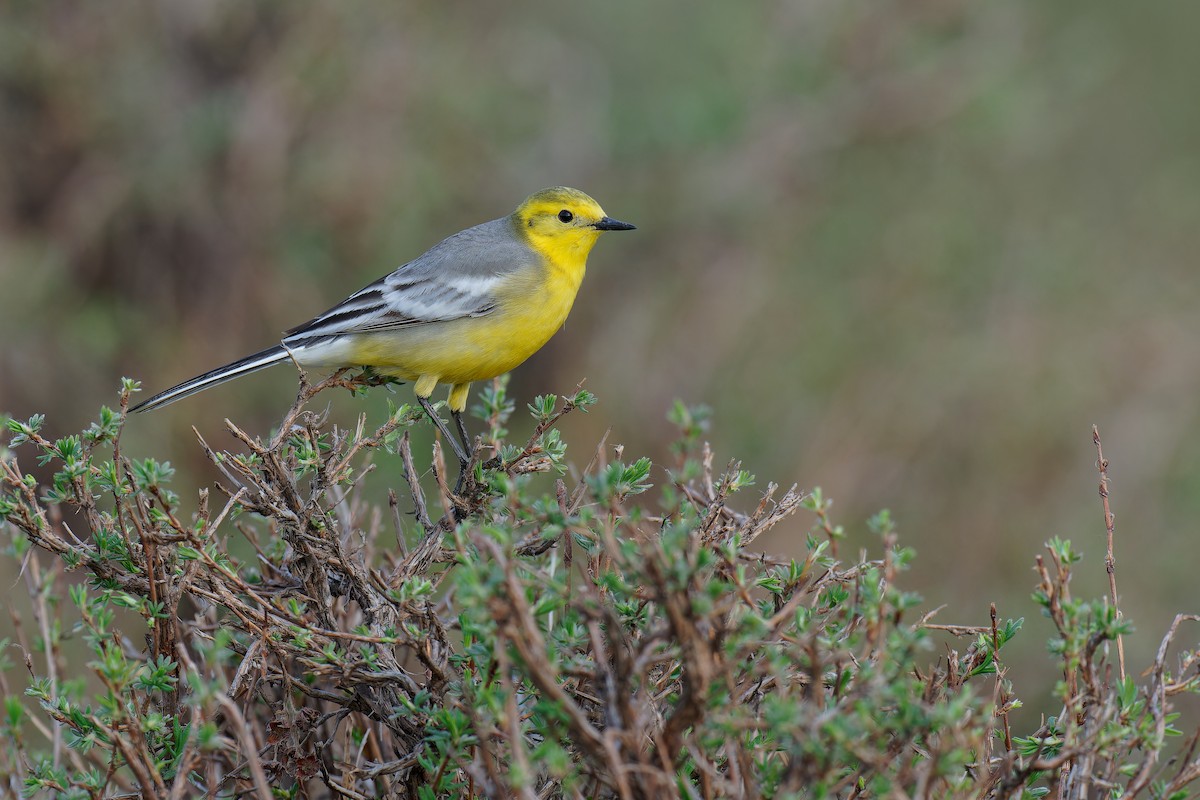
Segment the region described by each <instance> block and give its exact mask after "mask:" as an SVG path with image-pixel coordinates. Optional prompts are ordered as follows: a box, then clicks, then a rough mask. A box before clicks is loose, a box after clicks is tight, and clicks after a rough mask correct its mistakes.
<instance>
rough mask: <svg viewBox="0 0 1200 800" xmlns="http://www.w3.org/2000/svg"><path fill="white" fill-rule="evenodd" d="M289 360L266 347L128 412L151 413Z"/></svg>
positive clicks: (283, 353) (285, 354) (283, 352)
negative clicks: (212, 387) (213, 387)
mask: <svg viewBox="0 0 1200 800" xmlns="http://www.w3.org/2000/svg"><path fill="white" fill-rule="evenodd" d="M288 358H289V356H288V352H287V351H286V350H284V349H283V348H282V347H280V346H279V345H275V346H274V347H268V348H267V349H266V350H262V351H260V352H258V353H255V354H254V355H252V356H246V357H245V358H240V359H238V360H237V361H234V362H233V363H232V364H226V365H225V366H223V367H217V368H216V369H214V370H210V371H209V372H206V373H204V374H203V375H197V376H196V377H195V378H192V379H191V380H187V381H184V382H183V383H181V384H179V385H178V386H176V387H174V388H171V389H167V390H166V391H165V392H159V393H158V394H156V395H154V397H151V398H150V399H149V400H146V401H145V402H142V403H138V404H137V405H136V406H134V407H133V408H131V409H130V411H153V410H154V409H156V408H161V407H162V406H165V405H167V404H168V403H174V402H175V401H176V400H181V399H183V398H185V397H187V396H188V395H192V394H195V393H196V392H201V391H204V390H205V389H207V388H209V387H210V386H216V385H218V384H221V383H225V381H231V380H233V379H234V378H238V377H241V376H242V375H248V374H250V373H251V372H258V371H259V370H260V369H264V368H266V367H269V366H271V365H272V364H278V363H279V362H280V361H287V360H288Z"/></svg>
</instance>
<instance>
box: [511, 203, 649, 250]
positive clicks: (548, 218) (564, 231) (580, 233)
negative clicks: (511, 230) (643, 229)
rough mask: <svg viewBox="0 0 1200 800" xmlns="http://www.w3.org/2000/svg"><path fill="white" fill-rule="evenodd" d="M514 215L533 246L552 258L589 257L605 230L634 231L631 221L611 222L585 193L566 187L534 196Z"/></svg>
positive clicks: (597, 204) (522, 204) (612, 220)
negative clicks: (589, 252) (593, 246)
mask: <svg viewBox="0 0 1200 800" xmlns="http://www.w3.org/2000/svg"><path fill="white" fill-rule="evenodd" d="M513 216H514V218H515V221H516V224H517V227H518V228H519V229H520V230H521V232H522V233H523V234H524V235H525V236H526V237H528V239H529V243H530V244H531V245H533V247H534V248H535V249H537V250H538V251H539V252H541V253H543V254H544V255H546V256H548V257H549V258H551V259H557V258H561V257H569V256H575V257H576V258H578V257H580V256H582V257H586V256H587V254H588V251H590V250H591V249H592V245H594V244H595V243H596V239H598V238H599V237H600V234H601V233H603V232H604V231H627V230H633V226H632V225H630V224H629V223H627V222H618V221H617V220H614V219H610V218H609V217H608V216H607V215H606V214H605V213H604V209H603V208H601V207H600V204H599V203H597V202H596V201H595V200H593V199H592V198H590V197H588V196H587V195H586V194H584V193H583V192H581V191H579V190H578V189H570V188H567V187H565V186H555V187H553V188H550V189H542V190H541V191H540V192H536V193H534V194H532V195H530V196H529V197H528V198H527V199H526V200H525V202H523V203H521V205H519V206H517V210H516V211H515V212H514V213H513Z"/></svg>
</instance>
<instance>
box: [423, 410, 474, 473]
mask: <svg viewBox="0 0 1200 800" xmlns="http://www.w3.org/2000/svg"><path fill="white" fill-rule="evenodd" d="M417 402H418V403H420V404H421V408H423V409H425V413H426V414H427V415H428V416H429V420H430V421H431V422H432V423H433V424H434V426H436V427H437V429H438V431H439V432H441V434H442V438H443V439H445V440H446V441H447V442H449V443H450V448H451V449H452V450H453V451H454V455H455V457H456V458H458V468H459V470H460V471H461V470H464V469H466V468H467V465H468V464H470V463H471V455H470V454H471V449H472V448H471V445H470V442H469V440H468V439H467V437H466V435H465V434H466V427H465V426H464V425H463V422H462V419H461V418H460V417H459V415H458V412H451V413H452V414H453V416H454V418H455V420H456V421H457V422H458V429H459V432H460V433H462V434H463V439H462V441H461V442H460V441H459V440H458V438H457V437H456V436H454V435H453V434H452V433H450V429H449V428H447V427H446V423H445V421H444V420H442V417H441V415H439V414H438V413H437V412H436V411H434V409H433V406H432V405H430V404H429V401H428V400H427V399H425V398H424V397H417Z"/></svg>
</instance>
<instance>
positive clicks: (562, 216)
mask: <svg viewBox="0 0 1200 800" xmlns="http://www.w3.org/2000/svg"><path fill="white" fill-rule="evenodd" d="M573 219H575V215H574V214H572V213H571V212H570V211H567V210H566V209H565V208H564V209H563V210H562V211H560V212H558V221H559V222H570V221H571V220H573Z"/></svg>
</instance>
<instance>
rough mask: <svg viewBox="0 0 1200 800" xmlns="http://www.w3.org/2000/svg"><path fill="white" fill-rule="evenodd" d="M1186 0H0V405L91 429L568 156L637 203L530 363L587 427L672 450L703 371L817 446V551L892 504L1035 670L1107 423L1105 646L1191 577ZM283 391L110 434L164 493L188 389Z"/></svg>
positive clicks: (784, 448)
mask: <svg viewBox="0 0 1200 800" xmlns="http://www.w3.org/2000/svg"><path fill="white" fill-rule="evenodd" d="M1160 8H1161V9H1165V10H1163V11H1161V12H1160V11H1159V9H1160ZM1196 23H1200V5H1196V4H1172V5H1169V6H1167V5H1165V4H1163V5H1160V4H1154V3H1151V4H1119V3H1101V4H1093V3H1083V2H1066V3H1035V2H1013V3H989V4H980V3H969V2H966V1H965V0H919V1H917V2H872V3H854V2H844V0H821V1H819V2H792V3H785V2H775V3H762V4H733V3H726V4H712V5H703V4H696V3H694V2H683V0H667V1H665V2H659V3H654V4H648V3H641V2H633V0H610V1H609V2H606V3H604V4H599V5H598V4H588V5H583V4H574V3H559V2H536V3H523V4H467V3H455V2H449V3H447V2H412V3H406V4H403V5H401V4H384V3H375V4H365V3H305V4H300V3H284V2H273V3H264V2H257V3H244V2H232V0H230V1H228V2H199V1H197V2H168V3H138V2H125V3H118V4H99V3H91V4H80V3H68V2H9V3H5V4H3V6H0V305H2V312H0V409H3V410H6V411H8V412H11V413H13V414H15V415H18V416H22V417H24V416H28V415H30V414H33V413H35V412H44V413H47V414H48V415H49V418H50V419H49V424H48V429H49V431H50V432H51V433H52V434H56V435H62V434H65V433H67V432H71V431H75V430H78V429H80V428H81V427H83V426H85V425H86V423H87V422H88V421H89V420H90V419H91V418H93V416H94V414H95V411H96V409H97V408H98V406H99V405H100V404H102V403H108V404H112V403H113V402H114V401H115V396H116V388H117V386H118V382H119V378H120V377H121V376H123V375H128V376H132V377H136V378H139V379H142V380H143V381H144V384H145V387H146V388H147V389H148V390H149V391H157V390H159V389H162V388H166V387H167V386H169V385H172V384H174V383H176V382H177V381H179V380H182V379H184V378H187V377H190V376H191V375H193V374H196V373H198V372H201V371H204V370H206V369H209V368H211V367H213V366H216V365H218V364H221V363H224V362H226V361H229V360H232V359H233V358H235V357H238V356H241V355H244V354H246V353H248V352H251V351H253V350H256V349H259V348H261V347H264V346H266V345H268V344H270V343H272V342H274V341H277V339H278V336H279V332H280V331H282V330H283V329H284V328H287V327H290V326H292V325H294V324H297V323H299V322H301V321H303V320H305V319H308V318H309V317H310V316H312V315H314V314H315V313H317V312H319V311H322V310H324V309H325V308H327V307H328V306H330V305H332V304H333V303H334V302H336V301H338V300H340V299H341V298H343V297H344V296H346V295H347V294H349V293H350V292H351V291H353V290H356V289H358V288H360V287H361V286H362V285H364V284H366V283H368V282H370V281H371V280H373V279H375V278H376V277H378V276H380V275H382V274H384V273H386V272H388V271H390V270H391V269H392V268H394V267H395V266H397V265H398V264H400V263H401V262H403V261H405V260H407V259H409V258H411V257H413V256H415V255H417V254H419V253H420V252H422V251H423V250H424V249H425V248H427V247H428V246H430V245H432V244H433V243H435V242H436V241H437V240H439V239H440V238H442V237H443V236H445V235H447V234H450V233H452V232H454V231H457V230H459V229H461V228H463V227H467V226H469V225H472V224H475V223H478V222H481V221H484V220H487V219H491V218H494V217H498V216H501V215H503V214H506V213H508V212H509V211H510V210H511V209H512V208H513V207H514V206H515V205H516V203H517V202H518V201H519V200H521V199H522V198H523V197H525V196H526V195H527V194H529V193H530V192H532V191H534V190H536V189H539V188H541V187H543V186H546V185H553V184H567V185H573V186H578V187H580V188H582V189H584V190H585V191H587V192H589V193H590V194H592V195H593V196H595V197H596V198H597V199H598V200H599V201H600V202H601V204H603V206H604V207H605V209H606V210H607V211H608V213H609V214H611V215H613V216H615V217H617V218H620V219H628V220H630V221H632V222H635V223H637V225H638V226H639V230H638V232H637V233H634V234H628V235H622V236H620V237H616V236H611V237H606V238H605V239H604V240H603V241H602V242H601V243H600V245H599V246H598V247H597V249H596V251H595V252H594V254H593V256H592V259H591V265H590V266H591V269H590V270H589V274H588V276H587V280H586V282H585V284H584V288H583V292H582V294H581V296H580V299H579V301H578V302H577V304H576V307H575V310H574V312H573V313H572V316H571V319H570V321H569V323H568V325H567V326H566V328H565V329H564V330H563V331H562V332H561V333H560V334H558V336H557V337H556V338H555V339H554V340H553V341H552V342H551V344H550V345H549V346H548V347H547V348H546V349H545V350H544V351H543V352H542V353H540V354H538V355H537V356H535V357H534V358H533V359H532V360H531V361H530V362H529V363H527V364H526V365H525V366H524V367H522V368H521V369H520V370H518V372H517V373H516V374H515V376H514V379H513V385H512V392H513V394H514V395H515V396H516V397H517V399H518V400H519V401H521V402H525V401H528V400H529V399H531V398H532V397H533V395H535V394H538V393H543V392H548V391H558V392H566V391H569V390H571V389H572V388H573V387H574V386H575V385H576V384H577V383H578V382H579V381H580V380H581V379H584V378H586V380H587V384H586V385H587V387H588V388H589V389H591V390H592V391H593V392H595V393H596V394H597V395H599V397H600V404H599V406H597V407H596V408H595V409H594V410H593V411H592V413H591V414H589V415H587V416H585V417H584V416H581V417H577V418H573V419H571V420H570V424H569V425H568V426H567V430H568V436H569V440H570V441H571V442H573V443H575V446H576V448H577V451H576V452H577V456H576V458H577V459H579V460H581V461H583V460H586V457H587V455H586V454H590V450H591V447H592V446H593V444H594V443H595V441H597V440H598V438H599V437H600V435H601V434H602V433H603V431H604V430H605V429H606V428H608V427H610V426H611V427H612V429H613V434H612V441H614V442H622V443H624V444H625V445H626V446H627V452H628V453H631V454H641V453H648V454H650V455H652V456H655V457H657V458H660V459H662V458H665V456H666V444H667V442H668V440H669V439H670V438H671V436H672V435H673V434H672V431H671V430H670V428H669V427H668V426H667V425H666V424H665V423H664V413H665V411H666V410H667V408H668V407H669V405H670V403H671V401H672V400H673V399H674V398H677V397H678V398H682V399H684V400H685V401H687V402H689V403H705V404H708V405H709V406H711V407H712V408H713V410H714V414H715V416H714V428H713V431H712V435H711V438H712V440H713V444H714V446H715V448H716V450H717V460H718V463H723V462H724V461H725V460H726V459H728V458H730V457H737V458H740V459H742V460H743V461H744V462H745V466H746V467H747V468H749V469H750V470H751V471H752V472H754V473H756V474H757V475H758V477H759V481H760V485H765V483H766V481H767V480H774V481H777V482H780V483H783V484H785V485H786V484H790V483H792V482H797V483H799V484H800V485H801V487H812V486H814V485H821V486H822V487H824V489H825V492H826V494H828V495H831V496H832V497H834V498H835V499H836V502H837V505H836V506H835V509H834V512H835V517H836V518H837V519H838V521H840V522H843V523H844V524H846V525H847V527H848V529H849V532H850V533H849V544H848V545H846V546H843V550H842V552H843V554H846V553H849V554H851V555H853V554H854V553H856V552H857V551H858V549H859V548H861V547H870V548H872V552H873V554H877V553H878V545H877V543H876V542H874V541H872V537H871V536H870V535H869V534H868V533H867V532H866V530H865V525H864V520H865V519H866V518H867V517H868V516H869V515H870V514H872V513H873V512H875V511H876V510H878V509H879V508H882V507H887V508H890V509H892V510H893V512H894V514H895V515H896V517H897V518H898V520H899V523H900V526H901V532H902V537H903V539H904V540H905V541H906V542H907V543H909V544H912V545H914V546H915V547H916V548H917V550H918V559H917V561H916V567H915V571H914V574H913V575H911V576H910V577H909V578H908V583H909V585H910V586H911V587H913V588H915V589H917V590H919V591H920V592H921V593H922V594H923V595H924V596H925V598H926V600H927V603H928V605H929V606H931V607H932V606H934V605H940V604H942V603H947V604H949V608H948V609H946V610H945V611H943V612H942V614H941V615H940V616H939V621H942V622H955V623H972V624H979V623H983V622H985V621H986V618H987V605H988V603H989V602H991V601H995V602H997V603H998V604H999V610H1000V614H1001V616H1019V615H1023V616H1026V617H1029V618H1030V619H1029V629H1030V634H1031V635H1026V636H1024V637H1022V638H1021V639H1020V640H1019V641H1018V643H1017V647H1018V648H1023V649H1021V650H1020V654H1019V655H1020V659H1019V661H1018V662H1017V664H1016V665H1015V667H1014V672H1013V675H1012V677H1013V678H1014V680H1015V681H1016V683H1017V687H1018V689H1017V691H1018V694H1020V695H1022V696H1023V697H1025V698H1026V699H1027V700H1029V701H1034V704H1035V705H1038V706H1039V710H1042V709H1043V708H1045V706H1041V704H1040V703H1039V702H1037V701H1038V700H1039V698H1038V697H1036V696H1034V697H1030V696H1029V694H1030V693H1029V687H1030V686H1033V685H1036V686H1038V687H1039V690H1041V691H1044V690H1045V689H1046V687H1048V686H1049V685H1050V684H1051V683H1052V682H1053V680H1054V678H1055V675H1053V674H1046V672H1047V667H1048V665H1049V663H1050V662H1049V660H1048V659H1047V658H1046V656H1045V655H1044V639H1045V637H1046V635H1048V633H1049V629H1048V623H1046V622H1045V621H1044V620H1042V619H1041V618H1040V617H1038V616H1037V613H1036V611H1035V610H1034V606H1033V605H1032V603H1030V602H1029V600H1028V597H1029V594H1030V591H1031V588H1032V585H1033V574H1032V572H1031V571H1030V567H1031V565H1032V563H1033V557H1034V555H1035V553H1037V552H1038V551H1039V550H1040V545H1041V543H1042V542H1043V541H1045V540H1046V539H1047V538H1049V537H1050V536H1052V535H1061V536H1065V537H1069V538H1071V539H1073V540H1074V541H1076V543H1077V544H1078V546H1079V547H1080V549H1082V550H1083V551H1084V553H1085V555H1086V557H1087V561H1086V562H1085V566H1084V569H1083V571H1082V573H1081V575H1080V578H1079V580H1078V581H1077V584H1076V587H1075V588H1076V592H1077V594H1079V595H1097V596H1099V595H1101V594H1103V593H1104V592H1105V591H1106V586H1107V583H1106V578H1105V574H1104V567H1103V550H1104V547H1103V534H1104V526H1103V520H1102V517H1101V509H1100V503H1099V500H1098V498H1097V496H1096V483H1097V477H1096V471H1095V465H1094V459H1095V453H1094V450H1093V447H1092V443H1091V434H1090V427H1091V425H1092V424H1093V423H1096V424H1099V425H1100V429H1101V432H1102V435H1103V437H1104V443H1105V454H1106V455H1107V456H1108V458H1109V459H1110V460H1111V462H1112V477H1113V484H1112V502H1113V507H1114V510H1115V512H1116V514H1117V532H1118V538H1117V557H1118V571H1117V579H1118V586H1119V589H1120V591H1121V594H1122V605H1123V609H1124V611H1125V612H1126V614H1127V615H1128V616H1131V617H1132V618H1133V619H1134V620H1135V622H1136V623H1137V625H1138V633H1137V634H1136V635H1135V636H1134V637H1132V639H1131V640H1130V641H1129V642H1128V643H1127V646H1128V650H1129V652H1130V662H1131V665H1132V667H1133V670H1134V671H1135V672H1136V671H1138V670H1140V669H1141V667H1142V666H1144V665H1145V664H1146V663H1147V661H1148V654H1149V653H1150V652H1151V651H1152V650H1153V649H1154V647H1156V645H1157V641H1158V638H1159V637H1160V636H1161V632H1162V630H1163V629H1164V628H1165V626H1166V624H1167V622H1168V621H1169V619H1170V618H1171V616H1172V615H1173V614H1174V613H1175V612H1177V611H1187V612H1193V613H1194V612H1196V611H1197V610H1200V609H1198V608H1197V605H1198V603H1200V597H1198V596H1197V591H1196V588H1195V587H1196V581H1195V578H1194V575H1193V569H1194V565H1195V562H1193V561H1192V558H1194V557H1195V555H1196V546H1195V544H1194V540H1195V537H1196V530H1195V523H1194V520H1195V518H1196V516H1197V512H1198V511H1200V416H1198V413H1197V412H1198V408H1200V405H1198V403H1197V396H1198V393H1200V358H1198V357H1197V356H1198V354H1200V347H1198V342H1200V314H1198V313H1197V302H1198V301H1200V280H1197V277H1196V274H1195V267H1196V265H1195V255H1194V254H1195V253H1196V252H1197V251H1198V250H1200V224H1198V222H1200V199H1198V198H1200V192H1198V188H1197V187H1198V186H1200V103H1197V101H1196V89H1195V76H1196V75H1197V74H1200V48H1197V47H1196V46H1195V43H1194V31H1195V30H1196V28H1195V25H1196ZM294 389H295V376H294V374H293V373H291V372H290V371H289V370H286V369H277V370H274V371H272V372H269V373H264V374H261V375H259V376H255V377H252V378H247V379H243V380H241V381H238V382H237V383H234V384H229V385H227V386H225V387H222V388H219V389H217V390H214V391H212V392H210V393H207V394H205V395H201V396H200V397H198V398H195V399H191V400H188V401H185V402H181V403H179V404H176V405H174V406H171V407H170V408H168V409H166V410H164V411H163V412H160V413H156V414H154V415H150V416H146V417H138V418H136V419H134V420H132V421H131V423H130V424H129V426H128V429H127V431H126V439H125V442H126V448H127V452H130V453H136V454H140V455H151V454H152V455H154V456H156V457H159V458H163V459H169V460H171V461H172V463H174V464H175V465H176V466H177V467H179V468H180V471H181V474H180V475H179V477H178V479H177V482H176V488H177V489H179V490H180V491H181V492H183V493H184V495H185V497H186V496H189V495H190V494H191V489H190V487H194V486H195V485H197V484H201V483H205V482H211V481H212V480H213V475H212V473H211V472H209V471H208V470H206V469H205V464H204V462H203V460H202V458H201V454H200V452H199V450H198V448H197V447H196V446H195V443H194V439H193V436H192V433H191V431H190V430H189V426H190V425H191V424H195V425H197V427H198V428H199V429H200V430H201V431H202V432H203V433H204V434H205V435H206V437H209V438H210V441H213V442H214V444H224V443H225V440H223V439H221V433H220V432H221V420H222V419H223V418H224V417H226V416H228V417H232V418H234V419H235V420H237V421H238V422H239V423H240V424H242V425H244V426H245V427H247V428H249V429H251V430H255V431H260V432H265V431H266V430H268V429H269V427H270V425H271V424H272V421H273V420H276V419H277V418H278V415H279V414H280V412H281V410H282V409H283V408H284V407H285V405H286V404H287V403H288V402H290V400H291V399H292V397H293V394H294ZM402 391H403V392H406V391H407V390H402ZM144 396H147V395H143V397H144ZM400 396H401V397H407V394H402V395H400ZM383 402H384V401H383V396H382V393H380V392H376V393H374V395H373V397H372V398H371V399H370V400H369V401H368V402H367V404H366V405H365V406H364V405H362V404H361V403H360V404H355V403H353V402H347V403H345V404H343V403H342V401H341V400H338V401H337V411H338V413H339V414H344V416H345V418H346V419H351V418H352V415H353V414H354V413H355V412H356V411H357V410H361V409H363V408H366V409H367V410H368V411H369V412H370V413H371V414H373V415H374V419H380V418H381V416H382V411H383ZM26 460H31V459H29V458H26ZM28 466H30V467H32V464H29V465H28ZM660 479H661V473H660ZM752 500H753V498H748V499H747V502H749V501H752ZM810 523H811V520H810V519H808V518H798V519H797V520H796V521H795V522H794V524H793V525H792V527H791V528H789V529H788V530H781V531H779V532H778V533H777V534H776V535H775V536H774V537H773V538H772V539H771V540H770V541H768V542H767V543H766V546H767V548H768V549H771V550H773V551H775V552H787V551H796V550H798V549H800V548H801V547H802V546H803V536H804V533H805V532H806V530H807V528H808V526H809V525H810ZM965 644H966V643H965V642H964V643H963V645H964V646H965ZM1048 710H1050V711H1052V712H1053V711H1054V709H1048Z"/></svg>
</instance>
